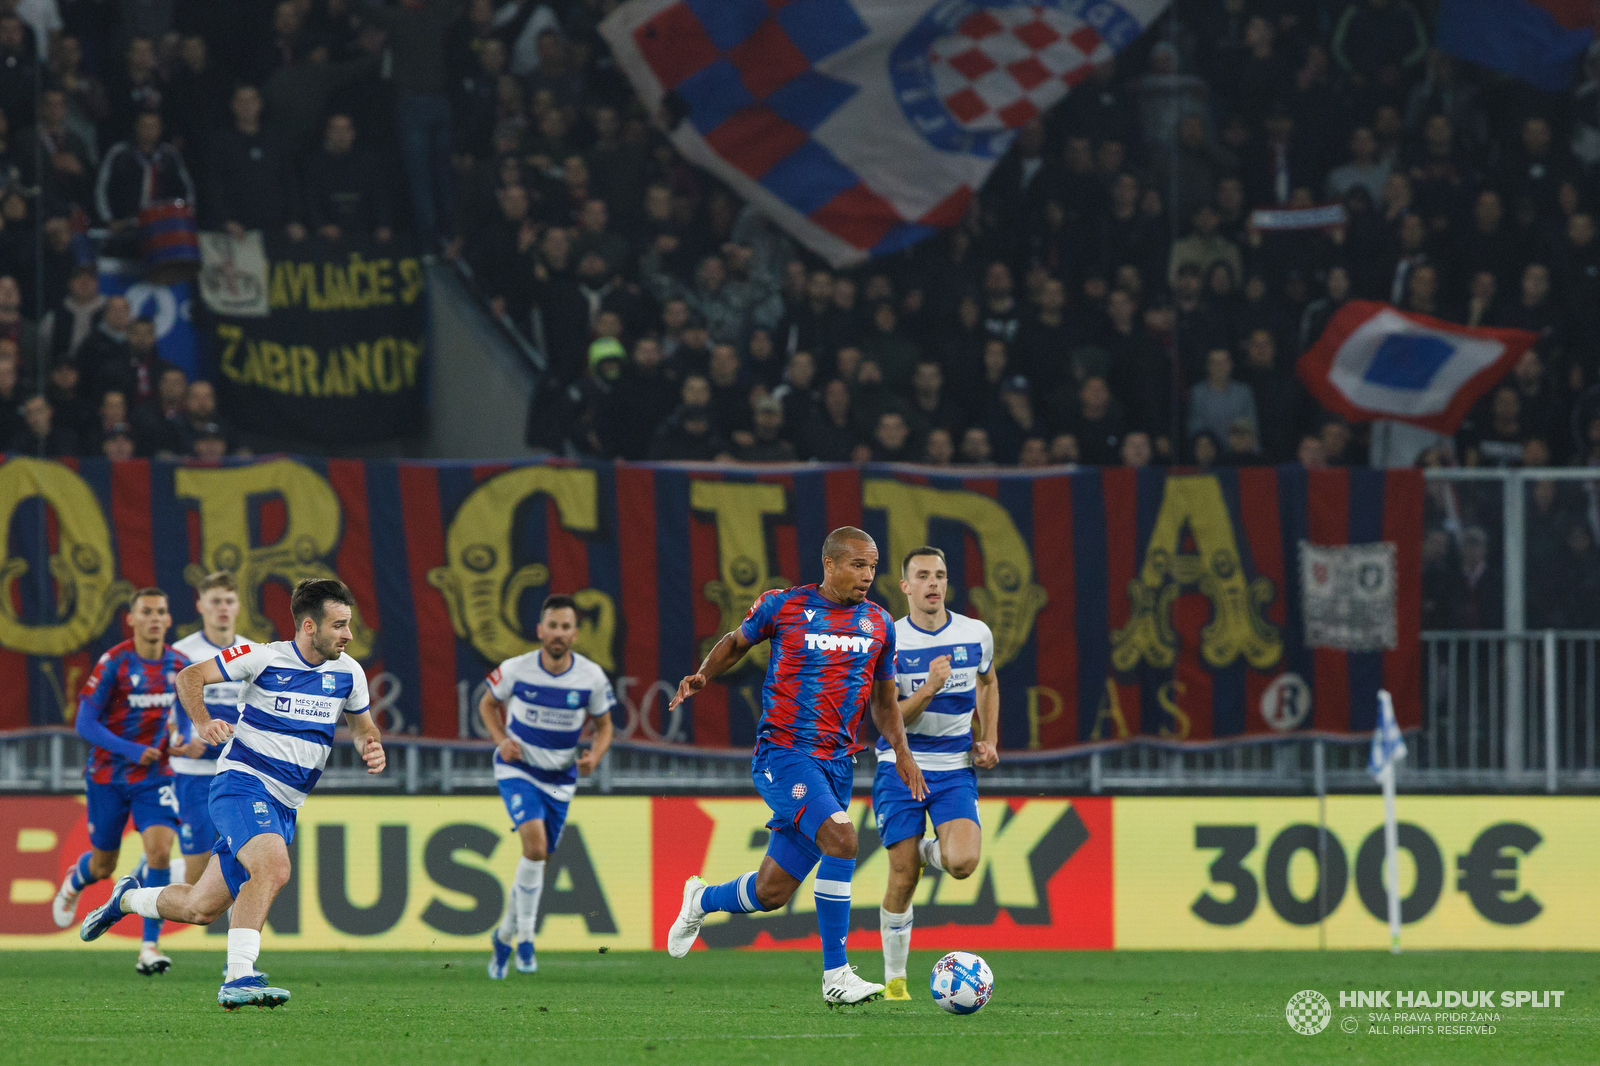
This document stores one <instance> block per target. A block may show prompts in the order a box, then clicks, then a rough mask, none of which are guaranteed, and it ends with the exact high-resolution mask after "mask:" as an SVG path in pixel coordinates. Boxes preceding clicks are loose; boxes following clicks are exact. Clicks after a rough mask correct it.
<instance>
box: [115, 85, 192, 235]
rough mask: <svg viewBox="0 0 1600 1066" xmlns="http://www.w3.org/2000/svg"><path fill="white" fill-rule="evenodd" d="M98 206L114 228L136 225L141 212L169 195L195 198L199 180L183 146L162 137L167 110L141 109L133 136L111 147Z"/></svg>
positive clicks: (122, 228) (136, 119) (178, 198)
mask: <svg viewBox="0 0 1600 1066" xmlns="http://www.w3.org/2000/svg"><path fill="white" fill-rule="evenodd" d="M94 198H95V210H96V211H97V212H98V213H99V215H100V219H101V221H103V222H106V223H109V224H110V225H111V226H112V228H113V229H117V230H132V228H133V227H134V226H136V225H137V224H138V221H139V212H140V211H142V210H144V209H145V208H147V207H150V206H151V205H152V204H157V203H160V202H162V201H164V200H187V201H188V202H190V203H193V202H194V199H195V195H194V181H193V179H191V178H190V177H189V168H188V167H186V166H184V164H183V157H182V156H180V155H179V154H178V151H177V149H175V148H173V147H172V145H170V144H166V143H165V142H163V141H162V139H161V115H160V114H159V113H157V112H155V111H141V112H140V113H139V114H138V116H137V117H136V118H135V119H134V120H133V137H132V138H131V139H130V140H127V141H120V142H118V143H117V144H115V145H113V146H112V147H111V151H109V152H107V153H106V157H105V159H104V160H102V161H101V163H100V177H99V180H98V181H97V182H96V184H95V197H94Z"/></svg>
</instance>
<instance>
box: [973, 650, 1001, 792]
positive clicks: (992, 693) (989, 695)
mask: <svg viewBox="0 0 1600 1066" xmlns="http://www.w3.org/2000/svg"><path fill="white" fill-rule="evenodd" d="M998 675H999V671H997V670H995V669H994V668H993V667H991V668H990V669H989V672H988V673H986V674H979V675H978V713H977V714H975V715H974V716H973V721H972V732H973V738H972V764H973V765H974V766H976V767H977V768H978V769H980V770H992V769H994V768H995V767H996V766H999V765H1000V751H999V748H998V747H997V745H998V744H999V743H1000V678H999V676H998Z"/></svg>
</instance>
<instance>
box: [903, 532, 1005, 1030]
mask: <svg viewBox="0 0 1600 1066" xmlns="http://www.w3.org/2000/svg"><path fill="white" fill-rule="evenodd" d="M949 583H950V579H949V574H948V573H947V571H946V570H945V559H944V552H942V551H940V550H939V549H938V548H927V547H924V548H917V549H915V550H913V551H912V552H911V553H910V554H909V555H907V556H906V557H905V560H904V561H903V562H902V563H901V564H900V591H901V592H903V593H905V594H906V599H907V600H908V601H909V602H910V604H911V613H910V614H908V615H907V616H906V617H904V618H902V619H900V621H898V622H896V623H895V624H894V634H895V644H896V653H895V665H896V670H897V672H898V674H899V684H900V696H901V699H900V716H901V718H902V719H903V720H904V721H905V724H906V734H907V740H908V741H909V742H910V746H911V755H912V758H914V759H915V760H916V763H917V765H918V766H920V767H921V768H922V772H923V776H924V778H925V779H926V780H927V783H928V790H927V795H925V796H922V797H916V796H913V795H912V794H911V792H910V791H909V790H908V789H907V788H906V786H905V785H904V784H903V783H902V782H901V780H900V778H901V776H903V775H901V774H896V773H895V772H894V766H895V763H896V753H895V752H894V751H893V750H891V749H890V747H889V745H887V744H885V743H884V742H883V741H882V740H880V741H878V776H877V777H876V778H875V779H874V780H873V782H872V810H873V813H874V814H875V815H876V816H877V819H878V839H880V840H881V841H882V842H883V846H884V847H885V848H888V849H889V885H888V888H887V889H885V890H884V893H883V906H882V907H881V908H880V909H879V911H878V928H879V929H880V930H881V931H882V933H883V978H884V983H885V984H886V985H887V986H888V988H887V991H886V992H885V998H887V999H910V998H911V993H910V992H908V991H907V990H906V956H907V955H908V954H910V952H911V894H912V893H913V892H914V891H916V887H917V879H918V878H919V877H920V876H921V875H922V867H923V866H924V865H928V866H931V867H933V868H934V869H935V870H940V871H942V872H944V873H947V874H949V875H950V876H951V877H954V878H958V879H961V878H967V877H970V876H971V875H972V871H973V870H974V869H976V868H977V865H978V849H979V846H980V845H981V844H982V842H983V830H982V828H981V827H980V824H979V821H978V779H977V774H976V773H975V772H974V771H973V769H972V767H973V766H979V767H982V768H983V769H985V770H987V769H990V768H991V767H993V766H996V765H997V764H998V763H999V762H1000V756H999V754H998V753H997V752H996V751H995V743H994V742H995V738H996V737H997V736H998V735H999V727H1000V682H999V681H998V680H997V679H996V677H995V672H994V670H993V668H992V667H993V664H994V635H993V634H992V633H990V632H989V627H988V626H986V625H984V624H983V623H982V622H980V621H978V620H977V619H976V618H968V617H967V616H966V615H964V614H956V613H955V612H954V611H950V610H947V609H946V608H945V605H944V594H945V590H946V588H947V587H948V585H949ZM974 715H976V719H974ZM974 731H976V733H977V740H976V741H974V739H973V733H974ZM925 818H927V819H931V820H932V822H933V831H934V833H935V835H934V836H932V837H924V836H923V835H922V827H923V824H924V819H925Z"/></svg>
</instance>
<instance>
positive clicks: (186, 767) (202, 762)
mask: <svg viewBox="0 0 1600 1066" xmlns="http://www.w3.org/2000/svg"><path fill="white" fill-rule="evenodd" d="M248 643H250V642H249V641H247V640H245V639H244V638H243V637H241V636H239V635H238V634H237V633H235V634H234V636H233V643H232V644H229V645H228V647H229V648H237V647H239V646H240V645H243V644H248ZM172 647H173V648H174V650H176V651H178V652H180V653H182V655H183V656H184V657H185V658H187V659H188V660H189V661H190V662H192V663H198V662H204V661H205V660H207V659H210V658H212V657H214V656H215V655H216V654H217V653H218V652H220V651H224V650H226V649H223V648H219V647H217V645H215V644H213V643H211V641H209V640H208V639H206V631H205V630H204V629H197V630H195V631H194V632H193V633H190V634H189V635H188V636H186V637H184V638H183V639H182V640H180V641H178V642H176V643H175V644H173V645H172ZM243 689H244V686H243V685H242V684H240V683H239V682H237V681H224V682H222V683H221V684H218V685H207V686H206V690H205V701H206V713H207V714H209V715H211V717H213V718H215V719H217V720H218V721H220V722H227V723H228V724H229V725H233V724H234V723H236V722H238V721H239V693H240V692H241V691H242V690H243ZM172 731H173V732H174V733H176V734H178V739H179V740H181V741H185V742H187V741H189V740H190V739H191V738H193V736H194V723H193V722H191V721H190V720H189V716H188V715H187V714H186V713H184V710H183V708H182V707H174V708H173V713H172ZM221 754H222V745H221V744H213V745H211V746H210V747H208V748H206V753H205V754H204V755H202V756H200V757H199V758H198V759H189V758H185V757H184V756H182V755H174V756H172V757H171V758H169V759H168V760H167V762H169V763H171V764H172V772H173V773H175V774H197V775H201V776H208V775H210V774H214V773H216V772H217V756H218V755H221Z"/></svg>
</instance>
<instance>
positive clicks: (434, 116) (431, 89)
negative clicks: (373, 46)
mask: <svg viewBox="0 0 1600 1066" xmlns="http://www.w3.org/2000/svg"><path fill="white" fill-rule="evenodd" d="M461 9H462V4H461V0H412V2H411V3H408V4H405V5H403V6H400V7H379V6H376V5H374V4H371V3H370V2H369V5H368V6H367V7H366V8H365V9H363V11H362V17H364V18H366V19H367V20H369V21H371V22H373V23H374V24H376V25H377V26H379V27H381V28H382V29H383V30H384V32H385V34H386V36H387V43H388V48H389V53H390V55H391V56H392V67H391V71H392V73H391V78H392V80H393V83H394V93H395V113H394V114H395V129H396V132H397V133H398V134H399V137H400V148H401V160H402V162H403V163H404V164H405V171H406V178H407V180H408V181H409V182H410V185H411V212H412V217H413V218H414V220H415V222H416V230H417V238H418V241H419V242H420V243H421V246H422V247H423V248H424V249H427V250H430V251H431V250H434V249H435V248H437V247H440V246H443V245H446V244H448V243H449V242H451V241H452V240H454V238H455V193H454V191H453V184H454V179H453V177H452V174H451V165H450V144H451V141H452V139H453V138H452V133H451V126H450V122H451V114H450V97H449V95H448V92H449V85H450V77H449V71H448V70H447V68H446V66H445V50H444V48H443V47H442V45H443V42H444V41H445V39H446V36H447V34H448V32H449V29H450V24H451V23H452V22H454V21H455V19H456V17H457V16H458V15H459V14H460V13H461Z"/></svg>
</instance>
